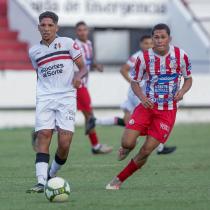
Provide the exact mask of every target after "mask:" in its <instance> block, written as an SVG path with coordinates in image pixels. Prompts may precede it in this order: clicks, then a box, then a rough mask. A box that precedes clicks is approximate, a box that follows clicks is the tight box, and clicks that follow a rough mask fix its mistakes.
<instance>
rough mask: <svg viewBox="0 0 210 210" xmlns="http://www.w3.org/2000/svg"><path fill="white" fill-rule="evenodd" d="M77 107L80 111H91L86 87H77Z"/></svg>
mask: <svg viewBox="0 0 210 210" xmlns="http://www.w3.org/2000/svg"><path fill="white" fill-rule="evenodd" d="M77 109H78V110H80V111H86V112H91V111H92V107H91V98H90V94H89V92H88V89H87V88H86V87H80V88H77Z"/></svg>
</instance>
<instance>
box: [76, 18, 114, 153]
mask: <svg viewBox="0 0 210 210" xmlns="http://www.w3.org/2000/svg"><path fill="white" fill-rule="evenodd" d="M75 28H76V35H77V39H76V40H75V41H76V43H77V44H78V46H79V47H80V49H81V51H82V57H83V59H84V63H85V65H86V68H87V70H88V72H89V71H91V70H92V69H96V70H98V71H99V72H102V71H103V66H102V65H100V64H96V63H95V61H94V55H93V47H92V42H91V41H90V40H88V36H89V29H88V26H87V24H86V23H85V22H83V21H81V22H78V23H77V24H76V26H75ZM77 109H78V110H80V111H81V112H82V113H83V115H84V117H85V125H86V132H85V133H86V134H87V135H88V137H89V140H90V143H91V147H92V153H93V154H107V153H110V152H111V151H112V147H110V146H107V145H105V144H101V143H100V142H99V138H98V135H97V133H96V130H95V128H90V127H88V124H87V122H88V121H89V120H90V119H92V118H93V116H94V115H93V108H92V105H91V97H90V94H89V91H88V74H87V75H86V76H85V77H84V78H83V79H82V82H81V85H80V86H79V87H78V88H77Z"/></svg>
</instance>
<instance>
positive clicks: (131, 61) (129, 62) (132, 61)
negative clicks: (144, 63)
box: [126, 56, 136, 68]
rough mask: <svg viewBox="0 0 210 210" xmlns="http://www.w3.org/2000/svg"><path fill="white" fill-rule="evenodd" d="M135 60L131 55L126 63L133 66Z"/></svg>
mask: <svg viewBox="0 0 210 210" xmlns="http://www.w3.org/2000/svg"><path fill="white" fill-rule="evenodd" d="M135 62H136V59H135V58H134V57H133V56H131V57H130V58H129V59H128V60H127V62H126V64H127V65H128V66H129V67H130V68H133V67H134V66H135Z"/></svg>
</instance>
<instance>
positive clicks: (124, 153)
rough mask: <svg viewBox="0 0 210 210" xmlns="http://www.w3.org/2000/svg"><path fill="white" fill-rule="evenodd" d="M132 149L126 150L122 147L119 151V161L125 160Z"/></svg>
mask: <svg viewBox="0 0 210 210" xmlns="http://www.w3.org/2000/svg"><path fill="white" fill-rule="evenodd" d="M130 151H131V150H130V149H125V148H123V147H120V148H119V150H118V158H117V159H118V160H119V161H121V160H124V159H125V158H126V157H127V156H128V155H129V153H130Z"/></svg>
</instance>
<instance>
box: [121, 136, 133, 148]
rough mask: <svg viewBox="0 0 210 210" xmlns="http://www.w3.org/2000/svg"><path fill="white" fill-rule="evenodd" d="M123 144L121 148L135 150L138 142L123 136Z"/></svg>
mask: <svg viewBox="0 0 210 210" xmlns="http://www.w3.org/2000/svg"><path fill="white" fill-rule="evenodd" d="M121 142H122V143H121V146H122V147H123V148H126V149H133V148H134V147H135V145H136V142H133V141H130V140H129V139H128V138H127V137H126V136H125V135H123V137H122V140H121Z"/></svg>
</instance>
